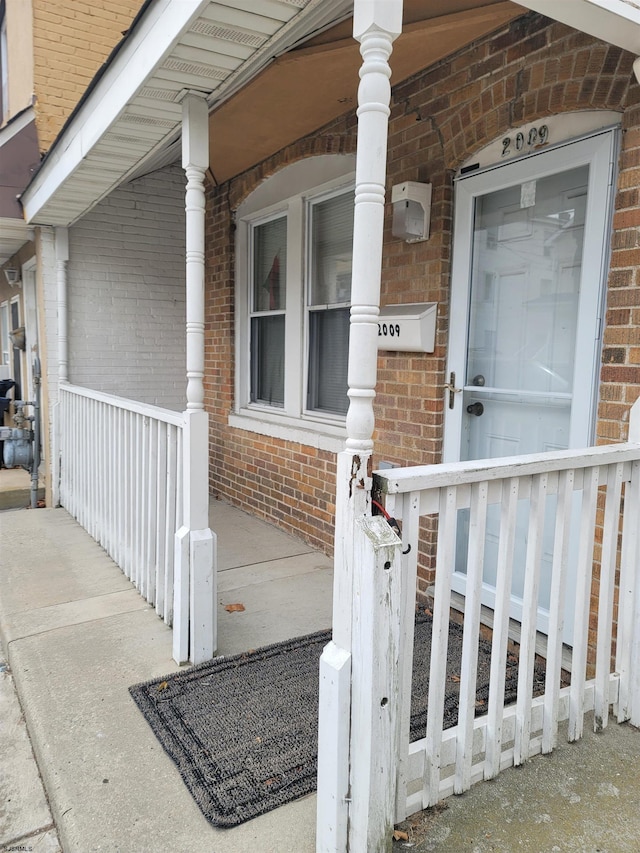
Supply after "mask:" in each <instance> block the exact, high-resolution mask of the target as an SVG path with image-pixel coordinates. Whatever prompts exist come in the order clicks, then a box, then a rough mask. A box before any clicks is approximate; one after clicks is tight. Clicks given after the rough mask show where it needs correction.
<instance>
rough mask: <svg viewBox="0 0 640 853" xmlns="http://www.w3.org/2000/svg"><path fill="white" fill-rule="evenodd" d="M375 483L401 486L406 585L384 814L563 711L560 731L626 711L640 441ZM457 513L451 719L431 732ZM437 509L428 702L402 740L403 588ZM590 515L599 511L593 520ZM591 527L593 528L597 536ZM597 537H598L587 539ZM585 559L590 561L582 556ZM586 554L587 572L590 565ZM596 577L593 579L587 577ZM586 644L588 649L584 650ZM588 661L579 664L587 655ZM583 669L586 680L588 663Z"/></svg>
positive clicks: (578, 729) (405, 720) (437, 720)
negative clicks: (573, 544)
mask: <svg viewBox="0 0 640 853" xmlns="http://www.w3.org/2000/svg"><path fill="white" fill-rule="evenodd" d="M379 481H380V482H382V483H383V484H384V490H385V491H386V492H387V494H389V495H392V494H395V495H402V499H401V507H402V508H401V510H400V511H398V510H399V507H398V506H396V512H397V516H396V517H401V518H402V520H403V526H404V530H405V536H404V537H403V539H405V542H406V544H405V549H406V547H407V545H409V544H410V545H411V550H410V552H409V554H407V555H405V557H404V567H403V582H404V584H405V585H406V591H405V602H404V603H405V608H404V620H403V630H402V633H401V651H400V660H401V670H402V675H401V678H402V687H401V690H400V708H399V718H400V755H399V763H398V774H397V791H396V803H397V812H396V819H398V820H402V819H404V817H405V816H406V815H408V814H411V813H413V812H415V811H417V810H419V809H422V808H426V807H427V806H430V805H434V804H435V803H436V802H438V801H439V800H440V799H442V798H443V797H447V796H449V795H450V794H452V793H457V794H460V793H463V792H464V791H466V790H467V789H468V788H469V787H470V786H471V785H472V784H473V783H475V782H479V781H481V780H482V779H490V778H493V777H494V776H496V775H497V774H498V773H499V772H500V770H502V769H504V768H505V767H507V766H510V765H518V764H521V763H523V762H524V761H526V760H527V759H528V758H530V757H531V756H532V755H534V754H536V753H539V752H550V751H551V750H552V749H553V748H554V747H555V745H556V743H557V738H558V726H559V723H560V722H562V721H564V720H568V739H569V740H570V741H573V740H577V739H578V738H580V737H581V736H582V732H583V724H584V722H583V721H584V715H585V713H586V712H587V711H591V710H592V711H593V712H594V721H595V723H594V725H595V727H596V729H603V728H605V727H606V725H607V721H608V717H609V707H610V705H612V704H613V705H615V707H616V710H617V715H618V719H619V720H626V719H629V716H630V696H629V690H630V682H629V673H630V665H631V658H630V648H631V644H630V643H629V642H627V641H626V640H625V636H626V635H627V632H629V631H632V630H633V624H632V623H631V622H629V620H628V615H629V614H630V613H631V612H632V611H633V607H634V595H635V593H634V588H635V577H634V575H635V574H636V567H637V530H636V528H637V524H638V517H639V515H638V513H639V510H640V504H639V503H638V490H639V487H640V447H639V446H638V445H637V444H626V445H617V446H613V447H598V448H591V449H589V450H586V451H579V452H571V451H568V452H566V453H564V452H553V453H547V454H540V455H536V456H529V457H520V458H517V459H509V460H508V459H501V460H491V461H484V462H480V463H478V462H471V463H457V464H452V465H440V466H431V467H429V468H414V469H404V470H400V471H393V473H392V474H391V475H390V476H381V477H380V478H379ZM576 492H577V493H579V495H580V496H581V497H580V499H579V503H580V507H579V516H580V517H579V537H580V540H579V541H580V544H579V549H578V554H577V563H578V565H577V576H576V587H575V589H571V590H567V575H568V572H569V564H570V559H569V547H568V543H569V535H570V526H571V521H572V506H573V504H574V500H573V494H574V493H576ZM623 493H624V529H623V542H624V544H623V549H622V558H621V559H622V562H621V567H620V568H621V576H622V579H623V580H622V585H621V592H620V598H619V602H618V607H619V613H620V618H619V619H618V642H617V649H618V654H617V661H616V666H615V668H613V669H612V667H611V648H612V639H613V631H614V618H613V614H614V603H615V597H616V588H615V575H616V568H617V566H618V534H619V526H620V513H621V505H622V496H623ZM552 496H554V500H555V501H556V502H557V503H556V511H555V529H554V544H553V557H552V577H551V596H550V610H549V635H548V640H547V644H546V654H545V672H546V677H545V687H544V694H543V695H542V696H538V697H534V695H533V676H534V659H535V651H536V627H537V611H538V591H539V585H540V571H541V564H542V560H541V551H542V533H543V528H544V522H545V509H546V507H547V502H548V501H549V500H550V499H551V497H552ZM523 499H526V506H527V507H528V511H529V518H528V536H527V550H526V571H525V584H524V596H523V617H522V623H521V627H520V643H519V651H518V661H519V662H518V696H517V702H516V704H515V705H514V706H512V707H505V702H504V682H505V671H506V666H507V654H508V641H509V618H510V612H509V611H510V606H509V605H510V599H511V579H512V565H513V554H514V530H515V522H516V511H517V509H518V503H519V501H522V500H523ZM495 503H497V504H499V505H500V507H501V519H500V529H499V547H498V565H497V580H496V607H495V614H494V619H493V632H492V639H491V646H492V650H491V674H490V684H489V699H488V705H487V709H488V712H487V714H485V715H483V716H481V717H478V718H476V689H477V685H476V668H477V659H478V642H479V634H480V613H481V588H482V572H483V555H484V551H485V538H486V531H487V528H486V521H487V509H488V507H489V506H490V505H491V504H495ZM461 509H467V510H468V511H469V513H470V524H469V527H470V533H469V540H468V551H467V563H466V568H467V585H466V586H467V592H466V597H465V607H464V634H463V654H462V663H461V672H460V684H459V687H460V704H459V712H458V724H457V725H456V726H455V727H454V728H451V729H448V730H444V729H443V711H444V699H445V689H446V688H445V685H446V678H447V673H446V663H447V642H448V628H449V621H450V618H451V611H450V608H451V581H452V574H453V570H454V564H455V556H456V553H455V552H456V547H457V544H456V543H457V526H458V522H459V518H460V515H459V511H460V510H461ZM433 514H437V516H438V536H437V546H436V569H435V592H434V600H433V634H432V647H431V665H430V675H429V705H428V715H427V726H426V731H425V736H424V737H423V738H422V739H421V740H419V741H417V742H414V743H411V744H409V716H410V697H411V675H412V673H411V664H412V653H413V628H414V618H413V610H414V596H413V591H414V590H415V584H416V568H417V557H418V547H419V542H418V537H417V531H418V529H419V518H420V517H421V516H425V515H433ZM598 515H599V517H598ZM600 534H601V538H600ZM599 542H601V546H600V547H598V543H599ZM595 561H598V562H595ZM594 565H595V567H596V568H595V570H594ZM598 578H599V584H598V583H597V579H598ZM594 579H595V580H596V586H595V587H594V589H597V590H598V598H597V628H594V627H593V624H592V625H591V630H590V614H591V609H592V607H593V599H592V584H593V583H594ZM567 595H568V596H570V597H571V598H572V599H573V600H574V601H575V615H574V628H573V643H572V647H573V648H572V654H571V685H570V687H561V686H560V685H561V668H562V651H563V642H562V641H563V624H564V614H565V610H564V607H565V597H566V596H567ZM589 644H591V646H592V647H593V646H595V652H593V653H592V654H593V657H594V659H593V660H591V661H588V648H589ZM588 664H590V665H588ZM592 669H593V670H594V671H595V675H594V677H592V678H587V673H588V672H589V671H590V670H592Z"/></svg>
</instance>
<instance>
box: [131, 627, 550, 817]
mask: <svg viewBox="0 0 640 853" xmlns="http://www.w3.org/2000/svg"><path fill="white" fill-rule="evenodd" d="M330 639H331V632H330V631H321V632H319V633H315V634H309V635H307V636H306V637H297V638H296V639H294V640H289V641H287V642H284V643H276V644H275V645H271V646H266V647H264V648H261V649H257V650H256V651H251V652H247V653H245V654H240V655H234V656H233V657H219V658H214V659H213V660H212V661H207V662H206V663H203V664H199V665H198V666H194V667H192V668H191V669H187V670H185V671H183V672H178V673H174V674H172V675H168V676H166V677H165V678H155V679H153V681H149V682H146V683H144V684H138V685H135V686H134V687H131V688H129V689H130V693H131V695H132V697H133V699H134V701H135V702H136V704H137V705H138V707H139V708H140V710H141V711H142V713H143V714H144V716H145V718H146V720H147V722H148V723H149V725H150V726H151V728H152V729H153V731H154V732H155V734H156V736H157V738H158V740H159V741H160V743H161V744H162V746H163V748H164V750H165V751H166V752H167V754H168V755H169V756H170V758H172V759H173V761H174V762H175V764H176V765H177V767H178V770H179V771H180V775H181V776H182V778H183V780H184V782H185V784H186V785H187V787H188V789H189V790H190V791H191V794H192V795H193V797H194V799H195V801H196V802H197V804H198V806H199V808H200V810H201V811H202V813H203V814H204V816H205V817H206V818H207V820H208V821H210V823H212V824H213V825H214V826H221V827H230V826H237V825H238V824H240V823H244V822H245V821H247V820H250V819H251V818H254V817H257V816H258V815H260V814H264V813H265V812H268V811H271V810H272V809H274V808H276V807H277V806H281V805H284V803H288V802H290V801H291V800H294V799H297V798H298V797H301V796H304V795H306V794H309V793H311V792H312V791H315V788H316V773H317V740H318V683H319V677H318V664H319V659H320V655H321V654H322V650H323V648H324V646H325V645H326V644H327V643H328V642H329V640H330ZM430 647H431V618H430V617H429V616H428V615H427V616H425V615H422V616H420V617H418V619H417V621H416V634H415V650H414V670H413V671H414V676H413V688H412V698H411V740H412V741H413V740H417V739H419V738H420V737H423V736H424V733H425V726H426V719H427V698H428V695H427V694H428V683H429V656H430ZM461 655H462V628H461V627H460V626H458V625H455V624H451V625H450V628H449V651H448V664H447V693H446V697H445V728H448V727H451V726H454V725H455V724H456V722H457V716H458V700H457V696H458V681H459V676H460V661H461ZM490 659H491V646H490V644H489V643H488V642H486V641H485V640H482V639H481V640H480V645H479V653H478V678H477V684H478V691H477V694H476V713H477V714H482V713H484V712H485V711H486V702H487V697H488V695H489V667H490ZM535 681H536V685H534V690H536V692H540V691H541V687H542V685H543V683H544V673H543V672H539V671H536V675H535ZM516 684H517V659H516V658H515V657H513V656H510V658H509V661H508V663H507V672H506V686H505V703H506V704H508V703H510V702H512V701H513V700H514V699H515V695H516Z"/></svg>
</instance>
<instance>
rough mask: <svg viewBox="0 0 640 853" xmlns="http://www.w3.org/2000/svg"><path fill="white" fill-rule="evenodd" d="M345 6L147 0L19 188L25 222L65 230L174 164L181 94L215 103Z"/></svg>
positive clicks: (307, 0) (337, 0) (344, 1)
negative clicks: (112, 195)
mask: <svg viewBox="0 0 640 853" xmlns="http://www.w3.org/2000/svg"><path fill="white" fill-rule="evenodd" d="M351 8H352V0H329V2H328V0H219V2H211V0H153V2H151V3H149V4H148V6H147V8H145V10H144V12H143V14H142V16H141V17H140V19H139V20H138V21H137V23H136V26H135V27H134V29H133V32H132V33H131V35H130V36H129V37H128V38H126V39H125V40H124V42H123V43H122V44H121V46H120V48H119V50H118V51H117V52H116V53H115V55H113V56H112V58H111V59H110V60H109V62H108V68H107V69H106V71H105V73H104V74H102V76H101V77H100V78H99V79H97V81H94V84H93V87H92V88H91V89H90V90H89V93H88V95H86V96H85V99H84V102H82V103H81V104H80V106H79V107H78V108H76V111H75V113H74V114H73V115H72V117H71V119H70V120H69V121H68V122H67V124H66V125H65V127H64V128H63V130H62V132H61V134H60V136H59V137H58V139H57V140H56V143H55V144H54V146H53V148H52V149H51V151H50V152H49V155H48V156H47V158H45V160H44V162H43V164H42V166H41V168H40V170H39V171H38V173H37V175H36V176H35V178H34V180H33V181H32V182H31V184H30V185H29V187H28V188H27V189H26V190H25V192H24V194H23V196H22V204H23V207H24V211H25V218H26V220H27V221H28V222H30V223H33V224H46V225H69V224H71V223H72V222H74V221H75V220H76V219H78V218H79V217H80V216H82V215H83V214H84V213H86V211H87V210H88V209H89V208H90V207H92V206H93V205H94V204H95V203H96V202H97V201H99V200H100V199H101V198H103V197H104V196H105V195H107V194H108V193H109V192H110V191H111V190H112V189H113V188H114V187H116V186H117V185H119V184H120V183H122V182H123V181H124V180H127V179H128V178H129V177H131V176H132V174H133V173H134V172H136V171H138V172H139V171H141V170H144V171H147V170H149V169H150V168H158V166H159V165H161V164H162V163H163V162H171V161H173V160H175V159H176V157H177V156H178V151H177V147H176V145H175V143H176V140H177V139H178V137H179V134H180V123H181V116H182V107H181V99H182V97H183V95H184V94H185V92H187V91H189V90H191V91H196V92H201V93H204V94H206V95H207V97H208V99H209V103H210V104H217V103H221V102H222V101H224V100H226V99H227V98H229V97H230V96H231V95H232V94H233V92H235V91H237V90H238V89H239V88H241V87H242V86H243V85H244V84H245V83H246V82H247V81H248V80H250V79H251V78H253V77H254V76H255V75H256V74H258V73H259V72H260V71H261V70H262V69H263V68H265V67H266V66H267V65H268V64H269V63H270V62H271V61H272V59H273V58H274V57H276V56H278V55H279V54H281V53H283V52H286V51H287V50H289V49H290V48H291V47H292V46H293V45H295V44H296V43H297V42H298V41H300V40H301V39H304V38H308V37H309V36H310V35H312V34H315V33H318V32H321V31H322V30H324V29H325V28H326V27H328V26H331V25H333V24H335V23H337V22H339V21H341V20H343V19H344V18H345V17H346V16H347V15H348V14H349V13H350V10H351ZM172 144H173V149H174V150H172ZM154 155H158V156H156V157H155V159H154V160H153V166H151V165H147V167H146V168H145V167H144V165H143V164H144V163H145V162H148V160H149V157H153V156H154Z"/></svg>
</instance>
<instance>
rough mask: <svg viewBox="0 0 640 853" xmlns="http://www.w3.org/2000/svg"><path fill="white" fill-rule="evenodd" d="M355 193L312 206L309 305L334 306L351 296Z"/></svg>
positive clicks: (345, 301) (346, 300) (347, 300)
mask: <svg viewBox="0 0 640 853" xmlns="http://www.w3.org/2000/svg"><path fill="white" fill-rule="evenodd" d="M353 204H354V193H353V192H348V193H343V194H342V195H339V196H335V197H334V198H329V199H326V200H325V201H321V202H318V203H317V204H314V205H312V207H311V253H312V256H311V283H310V289H309V304H310V305H336V304H340V303H348V302H349V301H350V299H351V256H352V251H353Z"/></svg>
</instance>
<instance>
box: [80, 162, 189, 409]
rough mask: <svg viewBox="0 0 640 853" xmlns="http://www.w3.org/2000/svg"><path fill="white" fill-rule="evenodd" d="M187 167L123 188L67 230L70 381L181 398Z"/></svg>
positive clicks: (168, 401) (146, 397)
mask: <svg viewBox="0 0 640 853" xmlns="http://www.w3.org/2000/svg"><path fill="white" fill-rule="evenodd" d="M184 188H185V178H184V173H183V172H182V170H181V169H180V168H178V167H170V168H168V169H164V170H162V171H160V172H155V173H154V174H152V175H148V176H146V177H144V178H140V179H138V180H136V181H133V182H132V183H130V184H128V185H126V186H124V187H121V188H120V189H118V190H116V191H115V192H114V193H112V194H111V195H110V196H109V197H108V198H107V199H105V200H104V201H102V202H101V203H100V204H98V205H97V206H96V207H95V208H94V209H93V210H92V211H91V212H90V213H88V214H87V215H86V216H85V217H83V218H82V219H81V220H80V221H79V222H78V223H77V224H76V225H74V226H73V227H72V228H71V229H70V232H69V256H70V257H69V267H68V269H69V296H68V303H69V379H70V381H71V382H73V383H74V384H77V385H84V386H86V387H89V388H94V389H96V390H99V391H107V392H109V393H112V394H118V395H120V396H123V397H129V398H133V399H135V400H139V401H140V402H144V403H151V404H154V405H159V406H163V407H166V408H170V409H176V410H179V411H182V409H183V408H184V405H185V388H186V367H185V358H186V356H185V335H186V332H185V215H184Z"/></svg>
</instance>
